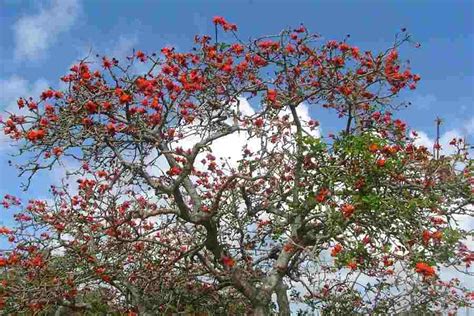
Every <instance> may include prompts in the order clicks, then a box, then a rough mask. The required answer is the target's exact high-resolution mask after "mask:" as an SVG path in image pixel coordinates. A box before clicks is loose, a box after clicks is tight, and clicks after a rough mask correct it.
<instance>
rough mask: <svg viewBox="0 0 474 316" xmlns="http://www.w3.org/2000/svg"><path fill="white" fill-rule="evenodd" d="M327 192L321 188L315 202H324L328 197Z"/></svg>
mask: <svg viewBox="0 0 474 316" xmlns="http://www.w3.org/2000/svg"><path fill="white" fill-rule="evenodd" d="M329 193H330V192H329V190H328V189H327V188H322V189H320V190H319V192H318V195H316V197H315V198H316V201H318V202H319V203H322V202H324V201H326V198H327V197H328V196H329Z"/></svg>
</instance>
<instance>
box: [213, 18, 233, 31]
mask: <svg viewBox="0 0 474 316" xmlns="http://www.w3.org/2000/svg"><path fill="white" fill-rule="evenodd" d="M212 22H214V24H215V25H220V26H222V28H223V29H224V31H237V25H235V24H232V23H229V22H227V21H226V20H225V19H224V18H223V17H221V16H215V17H214V18H213V19H212Z"/></svg>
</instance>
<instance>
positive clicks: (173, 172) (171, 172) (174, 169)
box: [167, 166, 182, 177]
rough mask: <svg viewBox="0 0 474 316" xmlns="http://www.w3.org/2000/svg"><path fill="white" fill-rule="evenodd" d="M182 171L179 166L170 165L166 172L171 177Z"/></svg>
mask: <svg viewBox="0 0 474 316" xmlns="http://www.w3.org/2000/svg"><path fill="white" fill-rule="evenodd" d="M181 172H182V170H181V168H180V167H177V166H174V167H171V169H170V170H168V172H167V174H168V175H169V176H170V177H172V176H177V175H180V174H181Z"/></svg>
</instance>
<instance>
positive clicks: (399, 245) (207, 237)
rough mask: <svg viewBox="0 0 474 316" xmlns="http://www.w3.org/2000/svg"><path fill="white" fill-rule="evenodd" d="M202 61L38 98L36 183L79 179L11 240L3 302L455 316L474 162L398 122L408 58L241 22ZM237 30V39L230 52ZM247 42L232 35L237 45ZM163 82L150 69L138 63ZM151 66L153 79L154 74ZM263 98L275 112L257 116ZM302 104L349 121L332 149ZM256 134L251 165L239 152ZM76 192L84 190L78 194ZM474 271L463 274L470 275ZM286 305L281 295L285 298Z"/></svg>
mask: <svg viewBox="0 0 474 316" xmlns="http://www.w3.org/2000/svg"><path fill="white" fill-rule="evenodd" d="M213 22H214V24H215V26H216V33H215V36H214V38H213V39H212V38H211V37H209V36H203V37H196V38H195V47H194V48H193V49H192V50H191V51H190V52H188V53H179V52H176V51H175V50H174V49H173V48H168V47H166V48H163V49H162V50H161V54H160V55H158V54H155V53H152V54H145V53H144V52H142V51H135V52H134V54H133V56H131V57H130V58H129V59H128V61H127V62H126V63H125V64H123V63H119V61H117V60H115V59H109V58H107V57H105V56H104V57H102V59H101V60H102V61H101V63H102V69H99V67H97V64H96V63H93V61H92V59H91V58H88V59H86V60H82V61H80V62H79V63H78V64H77V65H74V66H73V67H72V68H71V70H70V73H69V74H67V75H66V76H64V77H62V78H61V79H62V81H63V82H65V83H66V84H67V88H66V89H64V90H63V91H59V90H53V89H50V90H47V91H44V92H43V93H42V94H41V96H40V99H39V100H34V99H32V98H30V99H26V98H20V99H19V100H18V106H19V108H20V109H21V108H25V109H27V114H25V115H17V114H11V115H10V117H9V118H8V119H7V120H6V121H4V122H2V124H3V125H4V131H5V133H6V134H7V135H10V137H11V138H12V139H15V140H16V141H17V142H18V145H19V154H20V155H21V156H22V157H23V158H21V159H19V160H18V168H19V171H20V174H21V175H23V176H25V177H27V178H26V179H27V183H26V186H28V185H29V183H30V181H31V179H32V178H33V176H34V175H35V174H37V173H39V172H41V171H43V170H51V169H53V168H54V167H55V166H56V165H58V164H62V163H68V164H69V165H70V164H71V162H79V164H80V167H78V168H75V169H74V170H73V169H71V168H69V170H68V177H67V178H66V179H65V181H64V182H63V186H61V187H52V188H51V192H52V196H53V198H52V199H51V200H50V201H39V200H31V201H29V202H28V203H27V204H26V205H25V204H22V203H21V202H20V201H19V200H18V199H16V198H15V197H12V196H6V197H5V199H4V201H3V204H4V205H5V206H6V207H19V208H20V213H18V214H17V215H16V217H15V218H16V221H17V223H18V225H17V226H16V227H12V228H6V227H5V228H2V231H1V233H2V234H3V235H5V236H8V238H9V240H10V242H11V244H12V249H10V250H7V251H2V256H1V257H0V267H1V269H3V270H4V271H3V272H4V273H3V274H2V285H1V288H0V306H1V307H2V308H3V310H4V311H5V312H6V313H15V312H23V311H28V310H33V311H35V312H36V313H41V312H46V311H48V310H49V311H52V310H57V308H58V307H59V306H63V307H62V308H66V309H68V311H71V310H78V311H79V312H82V313H86V312H87V311H91V312H94V311H96V312H97V309H101V310H102V311H109V312H111V311H113V312H129V313H131V314H134V313H139V314H141V315H150V314H157V313H163V314H167V313H172V312H182V311H186V312H190V313H191V312H195V313H199V312H202V313H211V314H229V313H231V314H244V313H250V312H251V313H253V314H254V315H266V314H270V313H272V312H276V311H278V313H279V314H280V315H288V314H290V302H292V301H293V302H294V303H298V305H296V306H301V304H305V305H306V308H307V309H309V310H311V309H315V310H320V311H323V313H325V314H366V313H371V314H387V313H401V312H405V311H413V310H416V311H437V310H449V311H454V310H456V308H458V307H460V306H465V305H466V304H468V303H469V299H470V297H471V298H472V294H471V293H470V292H469V291H470V290H469V289H465V288H462V287H461V286H460V285H459V280H458V281H456V280H443V279H442V278H441V276H440V273H439V268H441V267H451V268H455V269H458V270H461V269H463V266H469V264H470V262H471V261H472V260H473V254H472V251H470V250H469V249H467V247H466V246H464V245H463V243H462V240H463V239H464V238H466V237H467V236H468V235H469V234H470V233H469V232H466V231H463V230H461V229H460V228H459V227H458V225H457V220H458V219H459V217H458V216H459V215H467V216H472V215H473V213H472V212H473V211H472V202H473V163H472V160H471V159H470V158H469V156H468V155H469V152H468V146H467V145H466V144H465V143H464V140H462V139H461V140H460V139H454V140H453V141H452V142H451V145H452V146H454V148H455V149H456V152H455V153H454V154H453V155H449V156H446V155H445V156H442V155H440V148H439V144H437V146H436V148H435V152H434V153H431V152H430V151H429V150H428V149H427V148H425V147H423V146H417V145H416V144H415V139H416V134H415V133H411V132H410V131H409V129H408V127H407V125H406V124H405V123H404V122H403V121H401V120H400V119H398V118H395V117H394V115H393V114H392V113H393V112H394V111H396V109H397V108H398V107H399V106H397V105H396V99H395V98H396V96H397V95H398V94H399V92H400V91H401V90H402V89H404V88H410V89H415V88H416V83H417V81H418V80H419V79H420V77H419V76H418V75H414V74H412V73H411V71H410V69H409V68H407V67H406V66H404V65H403V64H402V63H401V61H400V60H399V57H398V52H397V49H398V47H399V46H400V45H401V44H402V43H404V42H409V36H408V35H407V34H406V33H405V32H404V31H403V32H402V33H401V34H399V35H398V36H397V37H396V40H395V42H394V44H393V46H392V47H390V48H389V49H387V50H386V51H384V52H381V53H378V54H374V53H371V52H365V53H362V52H360V51H359V49H358V48H357V47H355V46H351V45H349V44H348V43H347V42H346V41H343V42H337V41H329V42H327V43H324V44H322V43H321V40H320V38H319V36H318V35H317V34H311V33H309V32H308V31H307V30H306V29H305V27H303V26H300V27H299V28H297V29H288V30H283V31H282V32H281V33H280V34H278V35H275V36H265V37H262V38H258V39H256V40H251V41H249V42H244V41H242V40H240V39H239V38H238V37H237V34H236V30H237V27H236V26H235V25H233V24H231V23H228V22H227V21H226V20H225V19H224V18H222V17H215V18H214V20H213ZM221 30H223V31H224V32H230V33H231V34H232V35H233V37H234V39H235V40H234V41H221V37H223V34H222V33H221ZM225 38H226V39H228V38H229V37H225ZM137 63H139V64H143V65H145V66H147V67H148V68H147V71H145V72H143V73H139V74H136V73H135V69H136V64H137ZM142 68H143V67H142V66H141V67H140V69H142ZM246 100H250V101H251V102H252V103H253V104H258V107H250V106H249V105H248V103H247V101H246ZM303 104H305V105H307V106H310V107H323V108H326V109H327V111H330V112H331V113H335V115H337V116H338V117H339V118H340V119H341V122H343V124H342V125H343V127H342V128H341V132H340V133H339V134H337V135H332V134H328V135H320V134H319V133H320V131H319V128H318V126H319V123H318V122H317V121H314V120H309V121H306V120H305V117H304V115H302V111H301V108H302V107H303V106H304V105H303ZM236 137H237V138H239V137H240V138H245V139H246V140H247V144H246V145H245V146H244V147H243V148H241V155H240V157H238V158H237V161H236V159H235V157H233V158H227V157H218V156H216V155H215V152H216V151H217V149H218V148H216V146H219V144H222V142H226V141H227V142H232V141H235V139H236ZM72 179H74V180H75V181H76V183H74V182H73V181H71V180H72ZM467 271H468V270H464V272H466V273H469V272H467ZM272 297H274V300H272Z"/></svg>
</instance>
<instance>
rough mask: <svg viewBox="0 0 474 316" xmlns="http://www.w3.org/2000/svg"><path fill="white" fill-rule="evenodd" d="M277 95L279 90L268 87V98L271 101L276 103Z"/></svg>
mask: <svg viewBox="0 0 474 316" xmlns="http://www.w3.org/2000/svg"><path fill="white" fill-rule="evenodd" d="M276 97H277V92H276V90H274V89H268V91H267V100H268V102H270V103H275V102H276Z"/></svg>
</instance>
